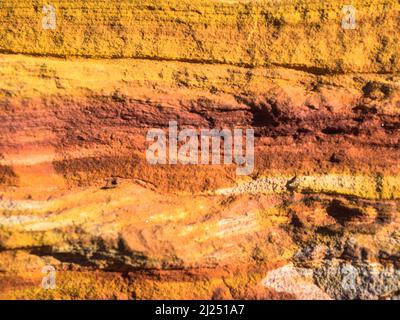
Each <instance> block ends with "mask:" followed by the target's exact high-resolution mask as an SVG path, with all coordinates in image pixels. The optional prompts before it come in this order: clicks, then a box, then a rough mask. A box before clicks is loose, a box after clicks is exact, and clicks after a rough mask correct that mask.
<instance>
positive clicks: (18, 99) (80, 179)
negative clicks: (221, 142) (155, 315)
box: [0, 0, 400, 299]
mask: <svg viewBox="0 0 400 320" xmlns="http://www.w3.org/2000/svg"><path fill="white" fill-rule="evenodd" d="M343 4H344V3H342V2H341V1H329V2H328V1H326V2H323V1H312V2H311V1H291V2H289V1H288V2H283V1H282V2H280V1H279V2H277V1H275V2H273V1H216V0H215V1H214V0H213V1H197V0H191V1H129V2H128V1H122V2H120V1H107V2H101V3H99V2H98V1H93V2H92V1H80V0H79V1H78V0H77V1H68V2H67V1H53V5H54V7H55V8H56V12H57V28H56V30H54V31H53V30H43V29H42V27H41V19H42V16H43V15H42V11H41V8H42V5H43V3H42V2H41V1H7V2H6V3H3V2H2V6H1V7H0V22H1V23H0V53H1V55H0V130H1V136H0V298H15V299H22V298H33V299H51V298H56V299H57V298H60V299H90V298H95V299H102V298H104V299H111V298H113V299H114V298H115V299H128V298H134V299H162V298H167V299H168V298H180V299H195V298H200V299H237V298H240V299H357V298H360V299H395V298H399V296H400V231H399V223H400V220H399V219H400V216H399V208H400V201H399V199H400V188H399V183H400V166H399V165H400V161H399V159H400V149H399V142H400V131H399V130H400V76H399V75H398V73H399V71H400V70H399V69H400V60H399V56H400V51H399V42H398V33H399V31H400V20H399V18H398V17H399V9H400V5H399V2H398V1H368V2H365V1H353V6H354V7H356V9H357V10H358V11H357V29H356V30H343V29H342V28H341V19H342V13H341V8H342V5H343ZM171 120H176V121H177V122H178V124H179V126H180V128H206V129H208V128H218V129H221V128H253V129H254V130H255V135H256V139H255V157H256V159H255V170H254V172H253V173H252V175H251V176H248V177H239V176H236V174H235V166H232V165H230V166H229V165H214V166H204V165H203V166H199V165H186V166H184V165H176V166H174V165H159V166H151V165H149V164H148V163H147V162H146V161H145V150H146V148H147V147H148V143H147V142H146V140H145V138H146V132H147V131H148V130H149V129H150V128H164V129H166V128H167V127H168V122H169V121H171ZM49 264H50V265H52V266H54V267H55V268H56V270H57V288H56V289H54V290H44V289H43V288H42V287H41V281H42V277H43V276H44V275H43V274H42V273H41V271H42V268H43V266H45V265H49Z"/></svg>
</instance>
